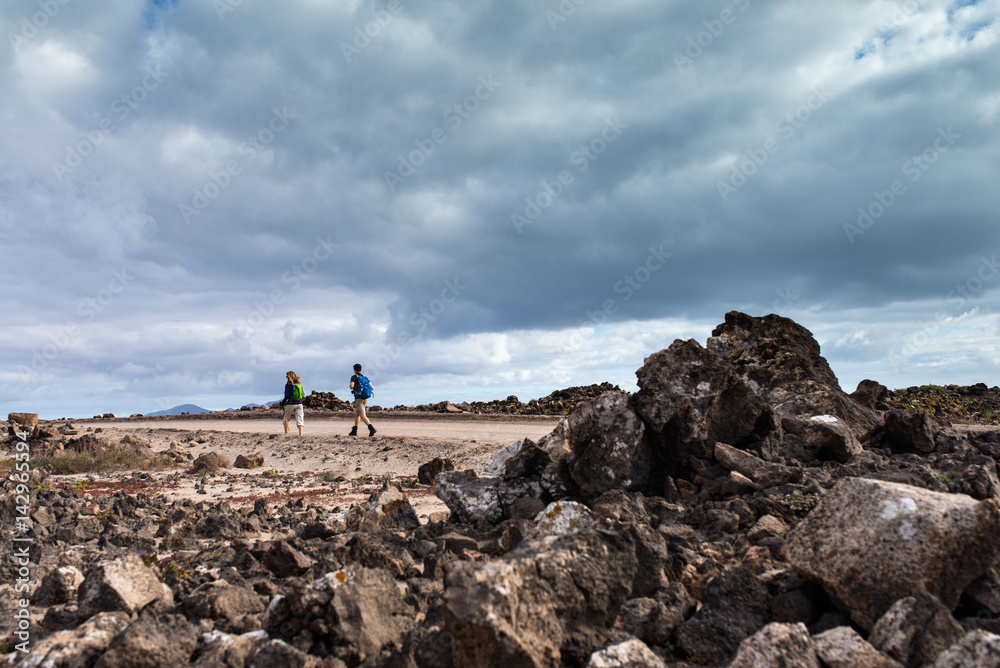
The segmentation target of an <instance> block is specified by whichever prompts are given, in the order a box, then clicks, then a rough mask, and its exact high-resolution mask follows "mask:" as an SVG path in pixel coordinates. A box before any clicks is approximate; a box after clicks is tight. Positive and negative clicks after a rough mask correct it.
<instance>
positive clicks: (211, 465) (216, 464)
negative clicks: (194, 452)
mask: <svg viewBox="0 0 1000 668" xmlns="http://www.w3.org/2000/svg"><path fill="white" fill-rule="evenodd" d="M228 468H232V463H231V462H230V461H229V458H228V457H226V456H224V455H220V454H219V453H218V452H216V451H214V450H213V451H211V452H204V453H202V454H200V455H198V459H196V460H194V470H195V471H205V472H206V473H217V472H218V471H221V470H222V469H228Z"/></svg>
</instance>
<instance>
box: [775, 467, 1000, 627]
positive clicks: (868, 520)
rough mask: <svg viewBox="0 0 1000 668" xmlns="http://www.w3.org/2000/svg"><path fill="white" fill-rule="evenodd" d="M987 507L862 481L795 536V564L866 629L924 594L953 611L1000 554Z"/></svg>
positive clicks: (831, 496) (998, 519)
mask: <svg viewBox="0 0 1000 668" xmlns="http://www.w3.org/2000/svg"><path fill="white" fill-rule="evenodd" d="M998 531H1000V511H998V509H997V506H996V505H994V504H992V503H990V502H988V501H975V500H973V499H971V498H969V497H967V496H961V495H957V494H942V493H938V492H931V491H928V490H926V489H920V488H917V487H911V486H909V485H900V484H896V483H889V482H882V481H878V480H866V479H861V478H847V479H844V480H841V481H839V482H837V484H836V485H835V486H834V487H833V489H831V490H830V491H829V492H827V494H826V495H825V497H824V498H823V500H822V501H821V502H820V504H819V506H817V507H816V508H815V509H814V510H813V511H812V512H810V513H809V515H808V517H806V519H805V520H803V521H802V523H801V524H799V525H798V526H797V527H796V528H795V529H793V530H792V532H791V533H790V535H789V542H788V560H789V562H790V563H791V564H792V566H793V567H794V568H795V569H796V570H797V571H798V572H799V573H801V574H802V575H804V576H806V577H808V578H810V579H812V580H814V581H816V582H818V583H820V584H821V585H822V586H823V587H824V589H826V591H827V592H828V593H829V594H830V595H831V596H833V597H834V598H835V599H837V600H838V601H839V602H840V603H841V604H842V605H843V606H844V607H845V608H846V609H847V610H848V611H849V612H850V614H851V618H852V619H853V620H854V621H855V622H856V623H857V624H858V625H859V626H860V627H861V628H863V629H866V630H867V629H871V628H872V626H874V624H875V622H876V620H877V619H878V618H879V617H881V616H882V614H884V613H885V611H886V610H888V609H889V607H890V606H891V605H892V604H893V603H895V602H896V601H897V600H899V599H900V598H903V597H904V596H908V595H911V594H916V593H918V592H920V591H927V592H930V593H932V594H934V595H935V596H937V597H938V598H939V599H940V600H941V601H942V602H943V603H944V605H945V607H946V608H948V609H949V610H950V609H953V608H954V607H955V605H956V604H957V603H958V598H959V595H960V594H961V592H962V590H963V589H964V588H965V587H966V586H967V585H968V584H969V583H970V582H971V581H972V580H974V579H975V578H977V577H979V576H980V575H982V574H983V573H984V572H985V571H986V569H987V568H989V566H990V565H991V564H992V563H993V562H994V561H995V559H996V557H997V556H998V554H1000V534H998Z"/></svg>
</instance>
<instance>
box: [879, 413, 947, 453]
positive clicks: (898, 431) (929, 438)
mask: <svg viewBox="0 0 1000 668" xmlns="http://www.w3.org/2000/svg"><path fill="white" fill-rule="evenodd" d="M946 427H947V424H945V423H944V422H942V421H941V420H936V419H935V418H934V417H933V416H931V415H930V414H929V413H917V412H913V411H901V410H894V411H890V412H889V413H888V414H887V415H886V416H885V433H886V440H887V441H888V444H889V445H891V446H893V448H894V449H898V450H901V451H903V452H911V451H913V450H916V451H917V452H922V453H928V452H934V449H935V447H936V445H935V442H934V441H935V438H936V437H937V435H938V434H939V433H941V432H942V431H943V430H944V429H945V428H946Z"/></svg>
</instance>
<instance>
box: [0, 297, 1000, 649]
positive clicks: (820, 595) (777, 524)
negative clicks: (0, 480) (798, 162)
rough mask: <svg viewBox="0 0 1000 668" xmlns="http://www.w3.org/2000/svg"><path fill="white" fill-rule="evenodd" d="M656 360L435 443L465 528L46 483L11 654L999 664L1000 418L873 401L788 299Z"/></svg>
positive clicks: (439, 483) (0, 560) (732, 318)
mask: <svg viewBox="0 0 1000 668" xmlns="http://www.w3.org/2000/svg"><path fill="white" fill-rule="evenodd" d="M637 376H638V379H639V382H638V384H639V392H637V393H636V394H635V395H628V394H627V393H624V392H621V391H618V390H614V389H612V390H611V391H608V392H605V393H602V394H600V395H599V396H596V397H593V398H590V399H587V400H585V401H584V402H582V403H580V404H577V405H576V407H575V408H573V410H572V411H571V412H570V413H569V414H568V415H567V416H566V417H565V418H564V419H563V420H561V421H560V423H559V425H558V426H557V427H556V428H555V429H554V430H553V431H552V432H551V433H550V434H548V435H546V436H544V437H543V438H541V439H538V441H537V442H536V441H532V440H529V439H525V440H523V441H520V442H518V443H514V444H511V446H509V447H508V448H506V449H504V450H503V451H501V452H499V453H497V455H496V456H495V457H494V458H493V460H492V461H491V462H490V463H489V464H488V465H487V466H486V467H485V469H484V470H483V471H482V472H476V471H471V470H466V471H455V470H450V468H451V467H449V466H448V465H447V462H446V461H445V460H440V461H437V462H433V463H430V462H429V463H428V464H429V465H428V466H427V467H426V468H424V471H423V474H424V476H425V477H428V478H429V477H431V476H433V481H434V490H435V493H436V494H437V495H438V496H439V497H440V498H441V499H442V500H443V501H444V502H445V503H446V504H447V506H448V507H449V509H450V511H451V516H450V518H449V520H448V521H447V522H446V523H445V522H430V523H428V524H426V525H423V526H421V525H419V522H418V521H417V518H416V516H415V514H414V512H413V509H412V507H411V506H410V504H409V501H408V499H407V496H406V493H405V490H403V489H402V488H399V487H396V486H395V485H392V484H388V483H387V484H385V485H384V486H383V487H382V489H381V491H379V492H377V493H375V494H373V495H372V497H371V498H369V499H368V501H367V502H366V503H364V504H361V505H357V506H353V507H351V508H348V509H323V508H321V507H318V506H310V505H307V504H306V502H305V501H304V500H303V499H299V500H298V501H294V502H289V503H287V504H284V505H281V506H270V505H269V504H267V503H266V502H265V501H263V500H258V501H257V502H256V503H255V504H254V506H253V509H252V510H243V511H234V510H233V509H232V508H231V507H230V506H229V505H228V504H226V503H218V504H211V505H210V504H207V503H199V504H195V503H193V502H191V501H176V502H173V503H167V502H165V501H164V500H163V499H162V497H147V496H144V495H137V496H127V495H125V494H120V493H119V494H115V495H114V496H111V497H105V498H104V499H101V500H100V502H99V507H97V508H96V509H91V508H90V505H93V504H94V501H93V500H92V499H83V498H81V497H80V496H79V495H77V494H75V493H72V492H70V491H68V490H61V491H45V490H44V489H43V490H38V489H37V488H36V486H34V485H33V486H31V490H30V494H31V498H30V502H31V507H32V508H35V509H39V510H37V511H36V513H35V515H33V516H32V518H33V520H34V525H33V527H32V529H31V534H32V537H33V538H34V543H33V548H32V549H33V550H34V552H33V554H32V563H33V564H35V566H34V567H33V573H32V578H33V579H34V580H33V582H32V591H33V592H34V593H33V607H32V613H33V614H34V615H36V616H38V617H43V619H42V622H41V623H40V624H36V625H35V626H34V627H33V632H34V636H33V638H34V640H33V644H32V646H31V649H30V652H29V653H28V654H27V655H25V654H22V653H19V652H13V653H11V654H8V655H7V656H6V658H5V659H3V661H4V662H5V664H6V665H24V666H28V665H64V666H69V665H96V666H103V667H114V666H137V665H142V666H182V665H194V666H202V667H203V668H209V667H212V668H215V667H217V666H227V667H228V666H240V667H249V666H256V667H258V668H267V667H270V666H309V667H316V666H392V667H406V668H436V667H441V668H446V667H450V666H459V667H464V666H508V665H518V666H537V667H547V666H552V667H554V666H589V667H592V668H597V667H603V666H681V665H712V666H738V667H741V668H742V667H745V666H746V667H749V666H815V667H817V668H818V667H820V666H826V667H840V666H886V667H889V666H935V667H936V668H950V667H952V666H972V665H976V666H1000V618H998V616H1000V567H998V558H1000V505H998V498H1000V481H998V478H997V472H996V458H997V457H998V456H1000V431H991V430H985V431H976V432H968V433H966V432H961V431H957V430H956V429H954V428H953V427H951V426H950V425H948V424H942V423H939V422H937V421H934V420H928V419H925V418H923V417H920V416H919V415H916V414H912V413H906V412H901V413H900V414H893V413H889V414H888V415H887V414H884V413H882V412H880V411H881V409H879V408H878V402H877V400H876V401H873V402H868V401H865V402H862V401H861V400H859V399H858V398H852V396H849V395H847V394H846V393H844V392H843V391H842V390H841V389H840V387H839V385H838V384H837V381H836V378H835V377H834V376H833V374H832V373H831V372H830V371H829V367H828V365H827V364H826V361H825V360H824V359H823V358H822V357H821V356H820V355H819V347H818V346H817V345H815V341H813V339H812V336H811V335H810V334H809V332H808V331H807V330H805V329H804V328H802V327H800V326H799V325H797V324H795V323H794V322H792V321H790V320H787V319H784V318H779V317H777V316H768V317H766V318H750V317H749V316H745V315H743V314H739V313H731V314H729V315H727V317H726V323H725V324H724V325H721V326H720V327H719V328H717V329H716V330H715V332H714V334H713V337H712V338H711V339H710V340H709V341H708V344H707V346H705V347H703V346H701V345H700V344H698V343H697V342H695V341H676V342H674V344H672V345H671V346H670V347H669V348H667V349H666V350H662V351H659V352H657V353H654V354H653V355H650V357H649V358H647V359H646V361H645V364H644V365H643V367H642V368H641V369H639V371H638V372H637ZM861 389H864V390H865V392H863V393H862V395H864V396H866V397H876V398H877V396H878V395H879V392H878V391H877V388H872V387H866V388H860V389H859V391H861ZM856 394H857V393H856ZM890 415H891V416H892V417H891V418H890V417H889V416H890ZM2 489H3V493H4V495H5V496H6V498H4V499H0V502H3V503H5V504H7V505H12V503H13V499H12V495H13V494H15V493H16V490H15V489H14V486H13V485H12V483H11V482H10V481H8V482H7V483H4V486H3V488H2ZM88 504H90V505H88ZM4 507H7V506H4ZM42 509H44V512H43V510H42ZM85 511H86V512H85ZM9 526H11V523H9V522H6V523H5V524H4V527H9ZM12 545H13V543H12V542H11V541H10V540H5V541H0V581H2V583H3V584H0V590H4V589H5V590H6V591H0V606H7V607H8V608H11V606H12V605H14V604H13V601H14V600H15V596H14V594H13V590H14V587H15V584H16V578H17V571H16V569H15V567H14V566H13V564H14V563H15V560H14V559H13V557H12V555H11V554H10V551H11V550H12V549H13V548H12ZM70 547H72V548H73V549H70ZM7 611H8V612H9V613H10V614H6V615H0V627H2V630H3V632H4V633H10V632H11V631H12V630H13V628H14V627H13V626H12V623H13V622H14V621H15V618H14V616H13V609H12V608H11V609H10V610H7ZM4 624H6V626H2V625H4Z"/></svg>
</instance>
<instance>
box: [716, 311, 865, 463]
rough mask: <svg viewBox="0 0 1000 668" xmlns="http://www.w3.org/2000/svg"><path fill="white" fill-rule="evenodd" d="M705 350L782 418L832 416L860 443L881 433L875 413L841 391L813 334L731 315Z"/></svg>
mask: <svg viewBox="0 0 1000 668" xmlns="http://www.w3.org/2000/svg"><path fill="white" fill-rule="evenodd" d="M707 348H708V350H710V351H711V352H713V353H716V354H717V355H720V356H721V357H723V358H725V359H726V360H728V361H729V363H731V364H732V365H733V367H734V368H735V369H736V371H737V372H738V374H739V375H740V376H741V377H742V378H743V379H744V380H746V382H747V383H749V384H750V386H751V387H752V388H753V389H754V390H756V391H757V392H760V393H761V394H762V395H763V396H764V397H765V398H766V399H767V401H768V403H769V404H770V405H771V406H772V407H773V408H774V411H775V412H776V413H777V414H778V416H779V417H781V418H785V417H792V416H807V417H808V416H812V415H834V416H836V417H838V418H840V419H841V420H843V421H844V422H846V423H847V425H848V426H849V427H850V428H851V430H852V431H853V432H854V434H855V436H856V437H857V438H858V440H860V441H866V440H867V439H869V438H871V436H872V435H873V434H874V433H875V432H876V431H878V430H879V429H881V427H882V419H881V417H880V416H879V414H878V413H877V412H875V411H874V410H873V409H871V408H869V407H867V406H863V405H861V404H860V403H858V402H857V401H855V400H854V399H852V398H851V397H850V396H848V395H847V394H846V393H845V392H844V391H843V390H842V389H841V388H840V384H839V383H838V382H837V377H836V376H835V375H834V373H833V371H832V370H831V369H830V365H829V364H828V363H827V361H826V359H825V358H823V357H822V356H821V355H820V349H819V344H818V343H817V342H816V339H815V338H813V335H812V333H811V332H810V331H809V330H808V329H806V328H805V327H803V326H802V325H799V324H798V323H796V322H794V321H792V320H789V319H788V318H783V317H781V316H778V315H774V314H772V315H767V316H764V317H762V318H754V317H751V316H749V315H746V314H745V313H739V312H737V311H732V312H730V313H727V314H726V321H725V323H723V324H721V325H719V326H718V327H716V328H715V329H714V330H713V331H712V336H711V337H710V338H709V339H708V343H707ZM718 440H721V441H725V442H729V441H726V439H724V438H721V439H718ZM734 445H736V444H734Z"/></svg>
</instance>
